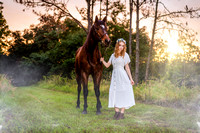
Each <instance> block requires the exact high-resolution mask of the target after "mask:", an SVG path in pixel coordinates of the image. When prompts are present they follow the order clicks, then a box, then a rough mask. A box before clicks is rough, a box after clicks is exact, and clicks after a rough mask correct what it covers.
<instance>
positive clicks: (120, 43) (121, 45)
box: [119, 42, 125, 52]
mask: <svg viewBox="0 0 200 133" xmlns="http://www.w3.org/2000/svg"><path fill="white" fill-rule="evenodd" d="M124 47H125V44H124V42H119V52H121V51H122V50H123V49H124Z"/></svg>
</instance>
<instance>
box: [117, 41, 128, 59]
mask: <svg viewBox="0 0 200 133" xmlns="http://www.w3.org/2000/svg"><path fill="white" fill-rule="evenodd" d="M120 42H123V43H124V49H123V50H122V51H121V52H120V53H119V43H120ZM125 52H126V43H125V42H124V41H117V43H116V44H115V54H114V55H115V57H116V58H117V57H119V56H123V58H124V56H125Z"/></svg>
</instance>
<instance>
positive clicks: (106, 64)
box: [100, 57, 111, 68]
mask: <svg viewBox="0 0 200 133" xmlns="http://www.w3.org/2000/svg"><path fill="white" fill-rule="evenodd" d="M100 61H101V62H102V63H103V64H104V66H105V67H106V68H108V67H109V66H110V65H111V63H110V62H105V60H104V58H103V57H101V59H100Z"/></svg>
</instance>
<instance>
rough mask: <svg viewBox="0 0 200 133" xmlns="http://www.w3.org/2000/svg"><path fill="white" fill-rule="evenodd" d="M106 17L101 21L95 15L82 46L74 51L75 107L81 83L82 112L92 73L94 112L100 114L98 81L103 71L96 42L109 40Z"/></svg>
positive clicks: (107, 41) (106, 43) (105, 44)
mask: <svg viewBox="0 0 200 133" xmlns="http://www.w3.org/2000/svg"><path fill="white" fill-rule="evenodd" d="M106 21H107V18H106V17H104V19H103V20H102V21H101V20H99V19H98V17H97V16H96V18H95V22H94V24H93V25H92V27H91V28H90V31H89V33H88V35H87V39H86V41H85V43H84V44H83V46H81V47H80V48H78V50H77V51H76V57H75V73H76V81H77V84H78V87H77V91H78V98H77V106H76V108H80V93H81V84H82V87H83V95H84V105H83V107H84V109H83V112H82V114H87V107H88V105H87V96H88V77H89V75H92V78H93V83H94V91H95V95H96V99H97V104H96V108H97V111H96V114H97V115H99V114H101V111H100V108H102V106H101V102H100V99H99V96H100V90H99V88H100V82H101V77H102V72H103V64H102V63H101V62H100V57H101V52H100V51H99V47H98V42H102V44H104V46H109V44H110V42H111V40H110V38H109V36H108V33H107V25H106Z"/></svg>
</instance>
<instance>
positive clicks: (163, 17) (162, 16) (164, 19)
mask: <svg viewBox="0 0 200 133" xmlns="http://www.w3.org/2000/svg"><path fill="white" fill-rule="evenodd" d="M159 3H160V4H161V5H163V7H164V9H165V10H166V12H164V13H161V12H158V5H159ZM198 11H200V8H197V9H194V8H188V6H187V5H186V7H185V11H174V12H170V11H169V10H168V9H167V7H166V6H165V5H164V3H162V2H159V0H157V1H156V8H155V14H154V24H153V29H152V38H151V48H150V50H149V56H148V60H147V66H146V74H145V81H147V80H148V76H149V66H150V62H151V57H152V56H151V53H152V50H153V45H154V36H155V34H156V31H158V30H160V29H162V30H163V29H168V30H177V31H178V32H180V33H186V34H188V33H187V32H185V31H188V29H187V28H185V27H184V26H183V24H182V23H177V22H175V21H174V20H173V18H179V17H186V16H187V15H189V16H190V17H192V18H193V17H200V15H199V14H198ZM147 16H149V14H148V15H146V17H147ZM169 19H171V20H169ZM158 22H159V23H164V24H165V25H167V26H169V27H166V26H164V27H161V28H160V29H156V25H157V23H158ZM186 25H187V22H186ZM175 26H176V27H177V29H175V28H174V27H175Z"/></svg>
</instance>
